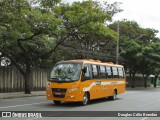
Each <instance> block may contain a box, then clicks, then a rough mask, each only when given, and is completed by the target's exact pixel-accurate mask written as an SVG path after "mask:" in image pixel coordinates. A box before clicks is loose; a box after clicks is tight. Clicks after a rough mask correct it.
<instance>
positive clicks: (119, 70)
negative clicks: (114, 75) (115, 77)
mask: <svg viewBox="0 0 160 120" xmlns="http://www.w3.org/2000/svg"><path fill="white" fill-rule="evenodd" d="M118 72H119V78H124V72H123V68H120V67H119V68H118Z"/></svg>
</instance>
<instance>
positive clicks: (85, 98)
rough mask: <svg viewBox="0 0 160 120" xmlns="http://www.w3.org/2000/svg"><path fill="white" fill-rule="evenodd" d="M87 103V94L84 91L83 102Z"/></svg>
mask: <svg viewBox="0 0 160 120" xmlns="http://www.w3.org/2000/svg"><path fill="white" fill-rule="evenodd" d="M87 103H88V96H87V94H86V93H85V95H84V97H83V104H84V105H86V104H87Z"/></svg>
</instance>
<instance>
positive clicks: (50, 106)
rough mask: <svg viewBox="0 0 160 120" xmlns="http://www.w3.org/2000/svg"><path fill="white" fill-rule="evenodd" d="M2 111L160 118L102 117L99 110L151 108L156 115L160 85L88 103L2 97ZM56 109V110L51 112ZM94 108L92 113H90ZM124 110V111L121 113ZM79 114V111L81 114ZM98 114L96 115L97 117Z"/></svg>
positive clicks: (103, 119)
mask: <svg viewBox="0 0 160 120" xmlns="http://www.w3.org/2000/svg"><path fill="white" fill-rule="evenodd" d="M0 111H1V112H4V111H8V112H10V111H18V112H22V111H23V112H24V111H30V112H34V111H50V112H48V113H49V114H52V113H56V112H57V111H63V112H65V111H71V112H70V113H69V114H71V113H72V112H73V116H74V115H75V114H76V113H75V112H74V111H76V112H79V111H82V112H79V113H85V112H86V114H92V115H93V114H94V115H95V117H90V115H89V117H86V116H83V115H82V116H83V117H72V115H71V117H70V116H67V117H66V116H63V112H62V113H61V112H60V113H59V114H58V113H56V114H57V116H56V117H53V118H52V117H47V118H45V117H43V116H42V118H32V117H31V118H7V120H13V119H14V120H20V119H24V120H35V119H36V120H44V119H47V120H54V119H55V120H63V119H65V120H66V119H67V120H75V119H78V120H81V119H87V120H94V119H95V120H97V119H100V120H106V119H107V120H117V119H118V120H159V119H160V117H150V116H137V117H117V116H115V117H104V116H99V114H98V113H104V112H106V113H107V112H109V111H115V112H116V111H119V112H120V113H119V114H120V115H121V114H123V113H124V112H125V113H128V112H131V114H132V111H133V112H135V113H137V114H138V113H139V112H142V113H143V112H144V111H145V112H146V111H149V112H151V113H153V114H156V111H160V88H147V89H145V88H139V89H129V90H127V91H126V92H125V93H124V94H121V95H118V99H117V100H115V101H111V100H109V99H98V100H93V101H91V103H90V104H89V105H87V106H81V105H80V104H79V103H62V104H61V105H55V104H54V103H53V102H52V101H48V100H47V99H46V97H45V96H35V97H21V98H12V99H0ZM51 111H53V112H51ZM88 111H93V112H88ZM100 111H102V112H100ZM121 111H122V113H121ZM79 113H78V114H79ZM96 114H97V116H96ZM1 119H2V120H3V119H4V120H6V118H0V120H1Z"/></svg>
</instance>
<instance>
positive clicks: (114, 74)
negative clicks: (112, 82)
mask: <svg viewBox="0 0 160 120" xmlns="http://www.w3.org/2000/svg"><path fill="white" fill-rule="evenodd" d="M112 71H113V77H114V78H119V76H118V69H117V67H112Z"/></svg>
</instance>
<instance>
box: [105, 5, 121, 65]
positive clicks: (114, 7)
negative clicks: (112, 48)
mask: <svg viewBox="0 0 160 120" xmlns="http://www.w3.org/2000/svg"><path fill="white" fill-rule="evenodd" d="M120 4H122V3H121V2H114V3H113V4H108V8H107V11H108V13H109V14H111V16H113V15H114V14H115V13H119V12H122V11H123V10H122V9H120V7H119V5H120ZM118 61H119V21H118V23H117V44H116V61H115V62H116V64H118Z"/></svg>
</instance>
